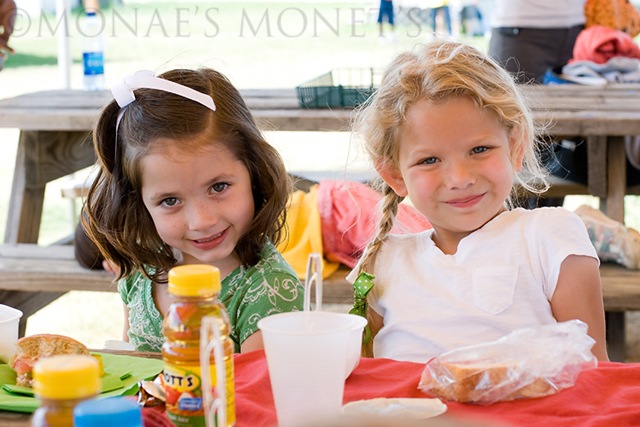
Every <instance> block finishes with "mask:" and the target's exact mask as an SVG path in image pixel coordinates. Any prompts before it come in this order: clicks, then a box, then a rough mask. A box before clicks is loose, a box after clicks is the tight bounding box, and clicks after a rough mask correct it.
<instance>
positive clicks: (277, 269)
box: [223, 242, 299, 284]
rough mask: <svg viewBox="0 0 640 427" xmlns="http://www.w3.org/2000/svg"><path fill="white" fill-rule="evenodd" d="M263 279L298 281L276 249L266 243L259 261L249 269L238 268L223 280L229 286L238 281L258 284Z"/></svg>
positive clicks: (269, 243)
mask: <svg viewBox="0 0 640 427" xmlns="http://www.w3.org/2000/svg"><path fill="white" fill-rule="evenodd" d="M265 277H286V278H290V279H294V280H295V281H299V279H298V275H297V274H296V272H295V271H294V270H293V268H292V267H291V266H290V265H289V263H288V262H287V261H286V260H285V259H284V257H283V256H282V254H281V253H280V252H278V250H277V249H276V247H275V246H274V245H273V244H272V243H271V242H267V243H266V244H265V245H264V246H263V248H262V250H261V251H260V259H259V260H258V262H257V263H255V264H254V265H252V266H249V267H246V268H245V267H239V268H238V269H236V270H235V271H234V272H233V273H231V274H230V275H229V276H227V277H225V279H224V280H223V283H224V282H227V283H229V284H231V283H234V282H235V283H237V282H238V281H245V282H246V281H248V282H258V281H262V280H263V279H264V278H265Z"/></svg>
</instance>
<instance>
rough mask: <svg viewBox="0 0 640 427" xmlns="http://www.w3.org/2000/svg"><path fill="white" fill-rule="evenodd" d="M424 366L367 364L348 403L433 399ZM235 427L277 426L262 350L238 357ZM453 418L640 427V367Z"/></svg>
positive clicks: (350, 385)
mask: <svg viewBox="0 0 640 427" xmlns="http://www.w3.org/2000/svg"><path fill="white" fill-rule="evenodd" d="M423 368H424V365H422V364H417V363H410V362H397V361H393V360H389V359H366V358H364V359H362V360H361V361H360V364H359V365H358V367H357V368H356V370H355V371H354V372H353V373H352V374H351V376H350V377H349V378H348V379H347V382H346V386H345V392H344V402H345V403H346V402H350V401H354V400H360V399H373V398H376V397H429V396H427V395H425V394H424V393H422V392H421V391H420V390H418V388H417V386H418V381H419V380H420V375H421V374H422V370H423ZM235 374H236V413H237V424H236V427H249V426H250V427H258V426H269V427H273V426H275V425H276V413H275V408H274V404H273V396H272V394H271V383H270V382H269V373H268V370H267V362H266V359H265V356H264V352H263V351H254V352H251V353H246V354H241V355H236V356H235ZM447 406H448V408H449V409H448V411H447V413H448V414H450V415H452V416H462V417H467V416H472V417H473V418H474V419H477V420H498V421H500V422H502V423H503V424H506V425H510V426H544V427H561V426H567V427H569V426H570V427H576V426H580V427H582V426H584V427H599V426H601V427H623V426H640V364H638V363H627V364H625V363H613V362H606V363H600V365H599V367H598V368H597V369H591V370H587V371H584V372H582V373H581V374H580V376H579V377H578V381H577V383H576V385H575V386H573V387H571V388H568V389H565V390H563V391H561V392H559V393H557V394H555V395H552V396H547V397H543V398H538V399H527V400H518V401H512V402H502V403H496V404H493V405H488V406H479V405H468V404H459V403H447Z"/></svg>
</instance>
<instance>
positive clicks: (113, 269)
mask: <svg viewBox="0 0 640 427" xmlns="http://www.w3.org/2000/svg"><path fill="white" fill-rule="evenodd" d="M102 268H104V271H108V272H109V273H112V274H113V275H114V276H119V275H120V269H119V268H118V266H117V265H115V264H114V263H113V262H111V261H108V260H106V259H105V260H104V261H102Z"/></svg>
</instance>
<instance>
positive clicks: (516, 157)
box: [509, 136, 524, 172]
mask: <svg viewBox="0 0 640 427" xmlns="http://www.w3.org/2000/svg"><path fill="white" fill-rule="evenodd" d="M509 139H510V141H509V143H510V145H511V148H512V149H513V150H515V152H514V153H513V156H512V159H513V168H514V169H515V170H516V171H517V172H520V171H521V170H522V164H523V163H524V144H517V143H516V141H515V139H514V137H513V136H511V137H509Z"/></svg>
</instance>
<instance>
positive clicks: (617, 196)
mask: <svg viewBox="0 0 640 427" xmlns="http://www.w3.org/2000/svg"><path fill="white" fill-rule="evenodd" d="M626 190H627V154H626V152H625V148H624V137H622V136H616V137H610V138H609V140H608V142H607V196H606V213H607V216H609V218H613V219H615V220H616V221H619V222H622V223H624V196H625V194H626V192H627V191H626Z"/></svg>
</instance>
